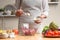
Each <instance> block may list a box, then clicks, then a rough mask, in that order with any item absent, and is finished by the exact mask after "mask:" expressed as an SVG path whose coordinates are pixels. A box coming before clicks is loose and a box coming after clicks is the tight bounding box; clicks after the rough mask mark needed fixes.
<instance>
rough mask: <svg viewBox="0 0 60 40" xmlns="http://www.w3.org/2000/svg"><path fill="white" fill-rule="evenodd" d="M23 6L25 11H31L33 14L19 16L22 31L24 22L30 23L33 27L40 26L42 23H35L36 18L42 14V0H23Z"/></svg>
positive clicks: (19, 27)
mask: <svg viewBox="0 0 60 40" xmlns="http://www.w3.org/2000/svg"><path fill="white" fill-rule="evenodd" d="M21 6H22V10H23V11H24V13H30V15H31V16H26V15H24V14H23V15H22V16H20V17H19V25H18V29H19V31H20V33H21V27H23V24H24V23H28V24H29V25H30V27H31V28H34V27H35V28H39V26H40V24H36V23H34V18H36V17H37V16H40V15H41V11H42V10H43V8H42V0H23V1H22V5H21Z"/></svg>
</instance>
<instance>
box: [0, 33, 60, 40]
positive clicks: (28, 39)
mask: <svg viewBox="0 0 60 40" xmlns="http://www.w3.org/2000/svg"><path fill="white" fill-rule="evenodd" d="M0 40H60V38H44V37H42V36H41V35H40V34H36V35H35V36H16V37H15V38H7V39H0Z"/></svg>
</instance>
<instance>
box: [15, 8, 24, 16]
mask: <svg viewBox="0 0 60 40" xmlns="http://www.w3.org/2000/svg"><path fill="white" fill-rule="evenodd" d="M22 14H23V10H22V9H20V10H17V11H16V16H17V17H20V16H21V15H22Z"/></svg>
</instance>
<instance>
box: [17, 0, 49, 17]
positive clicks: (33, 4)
mask: <svg viewBox="0 0 60 40" xmlns="http://www.w3.org/2000/svg"><path fill="white" fill-rule="evenodd" d="M19 2H20V0H19V1H18V0H17V4H18V5H17V6H19ZM22 9H23V10H24V11H25V12H27V11H28V12H30V13H32V11H34V10H35V11H34V12H33V13H35V12H38V13H41V12H43V14H44V15H46V16H48V11H49V6H48V0H23V2H22ZM36 14H37V13H36Z"/></svg>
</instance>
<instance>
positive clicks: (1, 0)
mask: <svg viewBox="0 0 60 40" xmlns="http://www.w3.org/2000/svg"><path fill="white" fill-rule="evenodd" d="M59 2H60V0H59ZM10 3H11V4H14V0H0V5H1V6H0V8H1V7H3V6H4V5H6V4H10ZM59 17H60V4H58V5H50V11H49V16H48V18H47V19H45V21H43V22H42V25H40V29H39V31H40V30H41V29H42V28H43V27H44V26H45V25H49V23H50V22H51V21H55V22H56V24H58V25H59V26H60V18H59ZM4 21H5V26H4V28H9V29H10V28H11V29H12V28H17V26H18V18H17V17H13V18H12V17H8V18H5V19H4ZM1 28H2V18H1V17H0V29H1Z"/></svg>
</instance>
